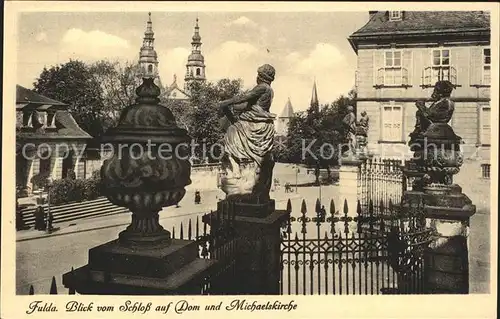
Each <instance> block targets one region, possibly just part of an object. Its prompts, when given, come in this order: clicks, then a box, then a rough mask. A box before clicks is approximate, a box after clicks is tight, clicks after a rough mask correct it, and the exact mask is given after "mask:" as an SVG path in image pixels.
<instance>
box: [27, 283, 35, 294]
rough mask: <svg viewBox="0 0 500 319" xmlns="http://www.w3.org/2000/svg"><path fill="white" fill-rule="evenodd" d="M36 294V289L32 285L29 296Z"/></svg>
mask: <svg viewBox="0 0 500 319" xmlns="http://www.w3.org/2000/svg"><path fill="white" fill-rule="evenodd" d="M34 294H35V289H34V288H33V285H30V291H29V293H28V295H34Z"/></svg>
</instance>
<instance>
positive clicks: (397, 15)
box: [389, 11, 403, 21]
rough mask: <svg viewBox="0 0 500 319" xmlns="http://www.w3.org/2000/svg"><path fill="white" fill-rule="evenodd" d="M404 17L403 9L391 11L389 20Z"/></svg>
mask: <svg viewBox="0 0 500 319" xmlns="http://www.w3.org/2000/svg"><path fill="white" fill-rule="evenodd" d="M402 17H403V14H402V12H401V11H389V21H399V20H401V18H402Z"/></svg>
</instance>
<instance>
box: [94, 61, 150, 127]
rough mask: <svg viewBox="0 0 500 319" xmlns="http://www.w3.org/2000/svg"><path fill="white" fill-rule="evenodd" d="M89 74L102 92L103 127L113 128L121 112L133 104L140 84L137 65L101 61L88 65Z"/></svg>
mask: <svg viewBox="0 0 500 319" xmlns="http://www.w3.org/2000/svg"><path fill="white" fill-rule="evenodd" d="M89 72H90V74H91V75H92V76H93V77H94V79H95V81H96V82H97V83H99V85H100V88H101V91H102V103H103V109H102V116H103V118H102V120H103V122H104V126H105V128H108V127H110V126H115V125H116V124H117V121H118V119H119V116H120V113H121V111H122V110H123V109H124V108H125V107H127V106H128V105H132V104H134V103H135V99H136V94H135V90H136V88H137V87H138V86H139V85H141V83H142V79H141V76H140V67H139V64H137V63H131V62H124V63H123V64H121V63H120V62H117V61H114V62H112V61H108V60H101V61H98V62H95V63H93V64H92V65H90V67H89Z"/></svg>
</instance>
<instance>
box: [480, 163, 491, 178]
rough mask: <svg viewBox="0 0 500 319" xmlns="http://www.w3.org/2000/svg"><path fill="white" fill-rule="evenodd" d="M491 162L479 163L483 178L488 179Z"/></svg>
mask: <svg viewBox="0 0 500 319" xmlns="http://www.w3.org/2000/svg"><path fill="white" fill-rule="evenodd" d="M490 171H491V164H481V175H482V177H483V178H487V179H490Z"/></svg>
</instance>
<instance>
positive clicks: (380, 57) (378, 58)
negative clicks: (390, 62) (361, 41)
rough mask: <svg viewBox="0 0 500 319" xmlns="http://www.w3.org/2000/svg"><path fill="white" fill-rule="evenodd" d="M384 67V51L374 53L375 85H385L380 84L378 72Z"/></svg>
mask: <svg viewBox="0 0 500 319" xmlns="http://www.w3.org/2000/svg"><path fill="white" fill-rule="evenodd" d="M383 66H384V50H375V51H373V85H377V84H383V83H379V81H378V78H379V72H378V70H379V69H380V68H382V67H383Z"/></svg>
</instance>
